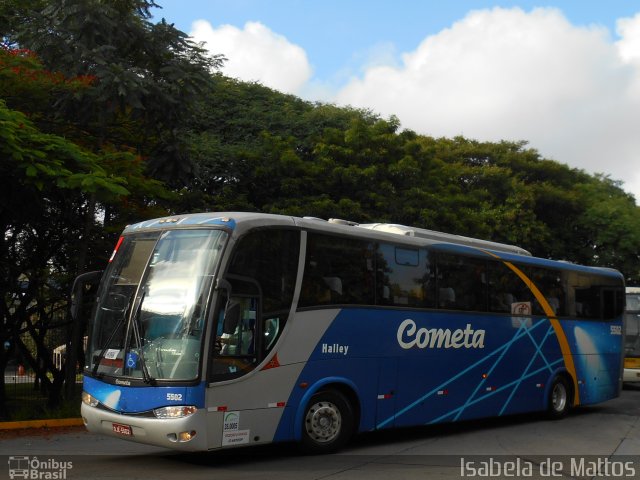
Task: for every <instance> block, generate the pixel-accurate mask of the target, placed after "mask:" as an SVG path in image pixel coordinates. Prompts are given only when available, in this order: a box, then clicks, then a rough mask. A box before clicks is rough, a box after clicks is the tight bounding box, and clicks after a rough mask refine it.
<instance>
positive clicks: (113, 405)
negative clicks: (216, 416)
mask: <svg viewBox="0 0 640 480" xmlns="http://www.w3.org/2000/svg"><path fill="white" fill-rule="evenodd" d="M205 387H206V383H205V382H202V383H200V384H199V385H196V386H192V387H158V386H150V387H127V386H124V385H112V384H110V383H105V382H102V381H100V380H97V379H95V378H91V377H88V376H86V375H85V377H84V382H83V390H84V391H85V392H87V393H89V394H90V395H91V396H93V397H94V398H96V399H97V400H98V401H99V402H100V403H101V404H103V405H104V406H106V407H107V408H109V409H111V410H115V411H117V412H121V413H140V412H146V411H149V410H152V409H154V408H158V407H166V406H170V405H193V406H195V407H197V408H203V407H204V406H205V405H204V397H205Z"/></svg>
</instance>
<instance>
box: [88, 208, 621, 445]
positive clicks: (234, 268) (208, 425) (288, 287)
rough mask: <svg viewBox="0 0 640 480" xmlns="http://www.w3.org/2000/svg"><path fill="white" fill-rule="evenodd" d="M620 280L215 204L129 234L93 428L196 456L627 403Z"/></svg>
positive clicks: (500, 247) (525, 256)
mask: <svg viewBox="0 0 640 480" xmlns="http://www.w3.org/2000/svg"><path fill="white" fill-rule="evenodd" d="M623 306H624V284H623V278H622V276H621V274H620V273H618V272H617V271H614V270H609V269H603V268H590V267H584V266H578V265H574V264H571V263H568V262H555V261H550V260H545V259H541V258H535V257H532V256H531V255H530V254H529V253H528V252H526V251H524V250H523V249H521V248H518V247H515V246H509V245H504V244H499V243H494V242H488V241H482V240H476V239H471V238H466V237H459V236H455V235H447V234H442V233H438V232H432V231H429V230H423V229H417V228H411V227H406V226H402V225H393V224H367V225H358V224H355V223H353V222H346V221H341V220H329V221H324V220H320V219H316V218H295V217H288V216H278V215H267V214H258V213H201V214H191V215H180V216H175V217H168V218H161V219H156V220H150V221H145V222H142V223H138V224H136V225H131V226H129V227H127V228H126V229H125V230H124V232H123V234H122V236H121V238H120V239H119V241H118V243H117V246H116V249H115V250H114V252H113V255H112V257H111V260H110V262H109V265H108V268H107V269H106V271H105V272H104V274H103V276H102V281H101V284H100V287H99V289H98V294H97V300H96V304H95V308H94V314H93V316H92V320H91V331H90V336H89V339H90V340H89V346H88V352H87V355H86V358H87V361H86V366H85V370H84V392H83V405H82V417H83V419H84V423H85V425H86V426H87V428H88V429H89V430H90V431H92V432H97V433H102V434H105V435H110V436H114V437H119V438H123V439H127V440H132V441H137V442H142V443H148V444H152V445H158V446H162V447H167V448H173V449H178V450H189V451H203V450H214V449H220V448H225V447H236V446H242V445H256V444H265V443H270V442H280V441H299V442H300V444H301V445H302V446H303V447H305V448H306V449H307V450H308V451H315V452H330V451H335V450H336V449H338V448H340V447H342V446H343V445H344V444H345V443H346V442H347V441H348V440H349V438H350V437H351V436H352V435H353V434H354V433H357V432H365V431H372V430H379V429H386V428H393V427H403V426H410V425H426V424H434V423H440V422H457V421H462V420H467V419H475V418H480V417H492V416H502V415H509V414H515V413H523V412H535V411H547V412H548V413H549V415H550V416H552V417H561V416H563V415H564V414H565V413H566V412H567V411H568V410H569V409H570V408H571V407H574V406H578V405H588V404H593V403H596V402H602V401H604V400H608V399H611V398H614V397H616V396H618V394H619V392H620V388H621V383H622V351H623V336H622V313H623Z"/></svg>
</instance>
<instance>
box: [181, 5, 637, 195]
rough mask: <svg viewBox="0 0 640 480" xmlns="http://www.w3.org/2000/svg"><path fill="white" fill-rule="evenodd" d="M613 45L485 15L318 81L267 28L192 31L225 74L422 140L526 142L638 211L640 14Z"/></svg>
mask: <svg viewBox="0 0 640 480" xmlns="http://www.w3.org/2000/svg"><path fill="white" fill-rule="evenodd" d="M617 34H618V36H619V39H618V40H617V41H614V39H613V38H612V37H611V35H610V32H609V31H608V30H607V29H606V28H604V27H597V26H590V27H577V26H575V25H572V24H571V23H569V21H568V20H567V19H566V18H565V17H564V15H563V14H562V12H561V11H560V10H558V9H555V8H538V9H534V10H532V11H530V12H525V11H523V10H521V9H519V8H513V9H503V8H494V9H491V10H478V11H472V12H470V13H469V14H468V15H467V16H466V17H465V18H463V19H462V20H460V21H458V22H456V23H454V24H453V25H452V26H451V27H450V28H448V29H445V30H442V31H440V32H438V33H437V34H434V35H430V36H428V37H426V38H425V39H424V40H423V41H422V43H420V45H418V46H417V48H416V49H415V50H413V51H410V52H405V53H403V54H402V55H397V53H396V51H395V47H394V45H393V44H390V43H380V44H377V45H372V46H371V47H370V49H369V50H368V51H365V52H360V53H355V54H354V55H355V57H354V58H353V59H352V60H353V61H355V62H358V63H359V64H360V68H359V69H358V68H353V65H352V64H351V65H347V66H345V69H344V70H343V71H338V72H335V73H334V77H333V78H324V79H323V78H311V76H312V69H311V66H310V64H309V61H308V59H307V56H306V53H305V51H304V50H303V49H302V48H301V47H299V46H298V45H295V44H293V43H291V42H290V41H289V40H287V39H286V38H285V37H283V36H282V35H279V34H277V33H274V32H273V31H271V30H270V29H269V28H267V27H266V26H264V25H263V24H261V23H258V22H248V23H246V24H245V26H244V28H243V29H239V28H237V27H234V26H230V25H223V26H220V27H216V28H214V27H212V26H211V24H210V23H208V22H206V21H203V20H201V21H198V22H195V23H194V25H193V29H192V32H191V35H192V36H193V37H194V38H195V40H197V41H206V42H207V44H208V45H207V46H208V48H209V49H210V50H211V51H212V52H214V53H223V54H224V55H226V56H227V57H228V58H229V61H228V62H227V63H226V66H225V67H224V70H223V72H224V73H225V74H226V75H229V76H233V77H237V78H240V79H242V80H246V81H258V82H260V83H262V84H264V85H266V86H269V87H271V88H274V89H277V90H280V91H283V92H286V93H294V94H297V95H301V96H303V97H305V98H308V99H314V100H317V99H321V100H323V101H330V102H336V103H338V104H342V105H352V106H356V107H362V108H367V109H371V110H373V111H376V112H378V113H380V114H381V115H383V116H388V115H397V116H398V117H399V118H400V121H401V122H402V125H403V126H404V127H406V128H410V129H413V130H415V131H417V132H418V133H421V134H425V135H432V136H435V137H440V136H445V137H452V136H455V135H464V136H465V137H467V138H474V139H478V140H484V141H499V140H503V139H504V140H526V141H528V142H529V145H530V146H531V147H533V148H536V149H537V150H538V151H540V153H541V154H542V155H543V156H545V157H546V158H552V159H555V160H557V161H559V162H562V163H566V164H568V165H570V166H572V167H577V168H582V169H585V170H586V171H588V172H590V173H596V172H598V173H605V174H608V175H610V176H611V177H612V178H613V179H616V180H623V181H624V182H625V184H624V187H625V189H626V190H627V191H629V192H631V193H634V194H635V196H636V199H637V201H638V202H639V203H640V135H638V134H637V130H638V127H637V126H638V125H640V13H639V14H638V15H636V16H635V17H632V18H625V19H620V20H619V21H618V24H617ZM345 48H347V47H346V46H345ZM347 72H348V73H347ZM354 72H356V73H354ZM345 74H347V75H348V76H347V77H345V76H344V75H345ZM345 78H346V79H345Z"/></svg>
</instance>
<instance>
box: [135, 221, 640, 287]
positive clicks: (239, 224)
mask: <svg viewBox="0 0 640 480" xmlns="http://www.w3.org/2000/svg"><path fill="white" fill-rule="evenodd" d="M201 226H210V227H223V228H225V229H227V230H230V231H232V232H233V233H234V235H238V236H239V235H242V234H244V233H245V232H246V231H247V230H249V229H251V228H256V227H268V226H284V227H294V228H301V229H307V230H314V231H321V232H326V233H335V234H341V235H347V236H352V237H359V238H367V239H372V240H378V241H387V242H398V243H403V244H405V245H412V246H414V247H419V246H433V247H434V248H436V249H437V250H441V251H450V252H452V253H453V252H456V253H461V254H467V255H476V256H477V255H479V254H481V252H482V251H488V252H494V253H496V254H498V255H497V256H499V257H500V259H502V260H507V261H517V262H519V263H524V264H529V265H538V266H541V267H548V268H561V269H563V270H575V271H583V272H585V273H599V274H601V275H602V274H604V275H606V276H621V274H620V272H618V271H617V270H614V269H608V268H600V267H587V266H582V265H578V264H574V263H571V262H565V261H557V260H547V259H544V258H538V257H533V256H532V255H531V253H530V252H528V251H527V250H525V249H523V248H521V247H518V246H515V245H507V244H504V243H498V242H492V241H488V240H481V239H476V238H471V237H464V236H460V235H454V234H449V233H443V232H437V231H434V230H427V229H422V228H415V227H408V226H405V225H399V224H389V223H371V224H359V223H357V222H351V221H348V220H341V219H329V220H324V219H320V218H316V217H303V218H300V217H293V216H286V215H276V214H266V213H255V212H207V213H192V214H182V215H174V216H170V217H163V218H156V219H151V220H146V221H143V222H139V223H136V224H133V225H128V226H127V227H126V228H125V230H124V232H123V234H125V235H126V234H131V233H134V232H139V231H151V230H165V229H176V228H194V227H201ZM637 290H638V292H639V293H640V287H638V288H637Z"/></svg>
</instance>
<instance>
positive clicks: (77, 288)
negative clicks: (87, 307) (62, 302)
mask: <svg viewBox="0 0 640 480" xmlns="http://www.w3.org/2000/svg"><path fill="white" fill-rule="evenodd" d="M101 277H102V270H98V271H95V272H87V273H83V274H82V275H78V276H77V277H76V279H75V280H74V282H73V287H71V318H73V320H76V321H77V320H78V318H79V316H80V312H81V311H82V306H83V304H84V293H85V290H86V288H87V287H93V286H95V285H97V284H98V283H99V282H100V278H101Z"/></svg>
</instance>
